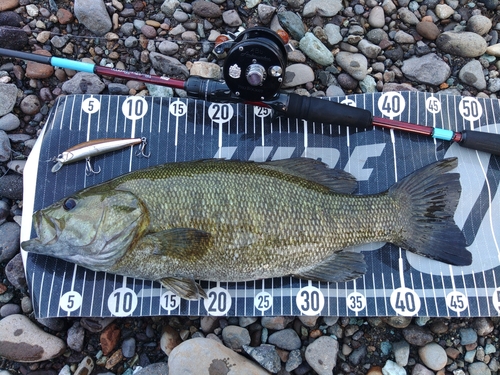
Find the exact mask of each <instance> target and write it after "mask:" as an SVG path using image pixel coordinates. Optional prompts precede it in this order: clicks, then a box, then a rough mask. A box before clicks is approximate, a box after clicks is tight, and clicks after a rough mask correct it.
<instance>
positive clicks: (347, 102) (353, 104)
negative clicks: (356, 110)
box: [340, 99, 356, 107]
mask: <svg viewBox="0 0 500 375" xmlns="http://www.w3.org/2000/svg"><path fill="white" fill-rule="evenodd" d="M340 104H345V105H348V106H351V107H356V102H355V101H354V100H352V99H344V100H342V101H341V102H340Z"/></svg>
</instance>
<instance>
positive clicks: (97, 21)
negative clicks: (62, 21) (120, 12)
mask: <svg viewBox="0 0 500 375" xmlns="http://www.w3.org/2000/svg"><path fill="white" fill-rule="evenodd" d="M74 14H75V17H76V18H77V19H78V22H80V23H81V24H83V25H84V26H85V27H86V28H87V29H89V30H90V31H91V32H93V33H94V34H96V35H104V34H106V33H107V32H108V31H110V30H111V26H112V23H111V18H110V17H109V14H108V11H107V10H106V5H105V4H104V1H102V0H75V5H74Z"/></svg>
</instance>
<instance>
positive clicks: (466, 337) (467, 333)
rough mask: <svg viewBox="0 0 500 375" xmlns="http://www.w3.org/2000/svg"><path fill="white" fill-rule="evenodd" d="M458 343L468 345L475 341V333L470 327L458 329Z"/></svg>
mask: <svg viewBox="0 0 500 375" xmlns="http://www.w3.org/2000/svg"><path fill="white" fill-rule="evenodd" d="M459 333H460V344H461V345H464V346H465V345H469V344H474V343H476V342H477V333H476V331H474V329H472V328H462V329H461V330H460V331H459Z"/></svg>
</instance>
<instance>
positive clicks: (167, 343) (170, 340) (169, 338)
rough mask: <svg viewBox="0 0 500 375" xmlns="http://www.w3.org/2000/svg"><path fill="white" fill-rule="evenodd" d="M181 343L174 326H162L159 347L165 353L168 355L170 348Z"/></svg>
mask: <svg viewBox="0 0 500 375" xmlns="http://www.w3.org/2000/svg"><path fill="white" fill-rule="evenodd" d="M181 343H182V340H181V338H180V336H179V332H178V331H177V330H176V329H175V328H173V327H171V326H169V325H166V326H163V329H162V334H161V339H160V348H161V350H162V351H163V352H164V353H165V354H166V355H168V356H169V355H170V353H171V352H172V350H173V349H174V348H175V347H176V346H178V345H179V344H181Z"/></svg>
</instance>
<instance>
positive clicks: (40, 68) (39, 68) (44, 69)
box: [26, 49, 54, 79]
mask: <svg viewBox="0 0 500 375" xmlns="http://www.w3.org/2000/svg"><path fill="white" fill-rule="evenodd" d="M33 53H34V54H35V55H41V56H52V55H51V53H50V52H49V51H46V50H44V49H42V50H39V51H34V52H33ZM53 73H54V67H52V66H51V65H48V64H41V63H37V62H34V61H28V62H27V63H26V77H29V78H33V79H45V78H48V77H50V76H51V75H52V74H53Z"/></svg>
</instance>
